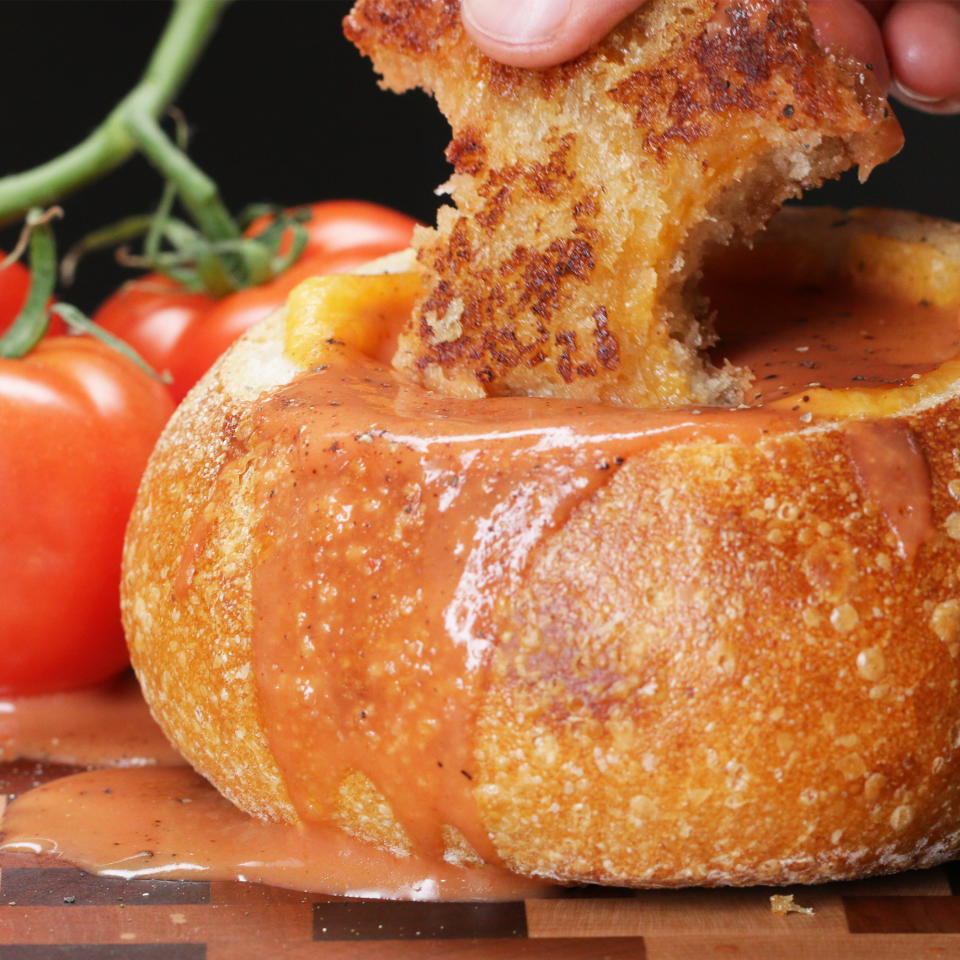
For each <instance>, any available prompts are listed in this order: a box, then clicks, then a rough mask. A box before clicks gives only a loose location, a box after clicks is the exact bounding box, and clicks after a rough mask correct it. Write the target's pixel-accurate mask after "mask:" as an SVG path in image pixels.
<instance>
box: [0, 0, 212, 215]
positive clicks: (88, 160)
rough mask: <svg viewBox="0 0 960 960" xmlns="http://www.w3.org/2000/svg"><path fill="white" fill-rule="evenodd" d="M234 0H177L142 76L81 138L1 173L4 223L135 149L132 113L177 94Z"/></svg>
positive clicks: (151, 109) (155, 110)
mask: <svg viewBox="0 0 960 960" xmlns="http://www.w3.org/2000/svg"><path fill="white" fill-rule="evenodd" d="M229 2H230V0H176V5H175V6H174V9H173V12H172V14H171V16H170V19H169V21H168V22H167V26H166V29H165V30H164V32H163V36H162V37H161V38H160V42H159V43H158V44H157V46H156V49H155V50H154V52H153V56H152V57H151V58H150V63H149V64H148V65H147V69H146V71H145V72H144V74H143V76H142V78H141V79H140V82H139V83H138V84H137V86H136V87H134V89H133V90H131V91H130V93H129V94H127V96H126V97H124V98H123V100H121V101H120V103H119V104H117V106H116V107H114V109H113V110H112V111H111V112H110V114H109V115H108V116H107V118H106V120H104V122H103V123H102V124H101V125H100V126H99V127H98V128H97V129H96V130H94V132H93V133H91V134H90V136H89V137H87V138H86V140H84V141H83V142H82V143H79V144H77V146H75V147H73V148H72V149H70V150H68V151H67V152H66V153H63V154H61V155H60V156H59V157H55V158H54V159H53V160H50V161H48V162H47V163H44V164H42V165H41V166H39V167H34V168H33V169H32V170H27V171H25V172H24V173H17V174H11V175H10V176H7V177H3V178H2V179H0V225H3V224H6V223H9V222H10V221H12V220H16V219H17V218H18V217H20V216H22V215H23V213H24V211H25V210H28V209H30V208H31V207H35V206H42V205H44V204H47V203H50V202H51V201H52V200H54V199H59V198H61V197H63V196H64V195H66V194H67V193H70V192H72V191H73V190H76V189H77V188H79V187H81V186H83V185H84V184H86V183H89V182H90V181H91V180H94V179H96V178H97V177H100V176H102V175H103V174H105V173H107V172H108V171H110V170H112V169H114V168H115V167H117V166H119V165H120V164H121V163H123V162H124V161H125V160H126V159H127V158H128V157H129V156H130V155H131V154H132V153H133V152H134V150H136V149H137V141H136V139H135V138H134V136H133V135H132V133H131V130H130V129H129V127H128V120H129V117H130V116H131V114H132V113H136V114H137V115H138V116H140V117H144V116H150V117H156V116H158V115H159V114H160V112H161V111H162V110H163V109H164V108H165V107H166V106H167V105H168V104H169V103H170V101H171V100H172V99H173V98H174V97H175V96H176V94H177V92H178V91H179V90H180V87H181V86H182V85H183V83H184V81H185V80H186V78H187V76H188V74H189V72H190V70H191V68H192V67H193V65H194V63H196V61H197V58H198V57H199V55H200V53H201V51H202V50H203V48H204V46H205V45H206V43H207V41H208V40H209V39H210V37H211V35H212V34H213V31H214V29H215V27H216V25H217V22H218V20H219V18H220V14H221V12H222V10H223V8H224V6H225V5H226V4H227V3H229Z"/></svg>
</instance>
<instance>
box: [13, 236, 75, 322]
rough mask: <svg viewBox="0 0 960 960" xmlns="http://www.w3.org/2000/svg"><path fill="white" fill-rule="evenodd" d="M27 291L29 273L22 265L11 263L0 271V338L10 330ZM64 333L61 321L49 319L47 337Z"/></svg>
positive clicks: (54, 318)
mask: <svg viewBox="0 0 960 960" xmlns="http://www.w3.org/2000/svg"><path fill="white" fill-rule="evenodd" d="M5 256H6V254H4V253H3V251H2V250H0V261H2V260H3V258H4V257H5ZM29 290H30V271H29V270H27V268H26V267H24V266H23V265H22V264H20V263H11V264H10V265H9V266H7V267H4V268H3V269H2V270H0V336H2V335H3V334H4V333H6V332H7V330H9V329H10V325H11V324H12V323H13V321H14V320H15V319H16V318H17V314H18V313H19V312H20V308H21V307H22V306H23V304H24V302H25V301H26V299H27V293H28V291H29ZM65 332H66V327H65V326H64V323H63V321H62V320H61V319H60V318H59V317H57V316H54V317H51V318H50V327H49V328H48V330H47V336H54V335H55V334H61V333H65Z"/></svg>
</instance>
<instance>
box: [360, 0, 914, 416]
mask: <svg viewBox="0 0 960 960" xmlns="http://www.w3.org/2000/svg"><path fill="white" fill-rule="evenodd" d="M345 30H346V33H347V36H348V37H349V38H350V39H351V40H353V41H354V43H356V44H357V46H358V47H359V48H360V49H361V50H362V51H363V52H364V53H365V54H367V55H369V56H370V57H371V58H372V60H373V62H374V65H375V66H376V68H377V70H378V71H380V72H381V73H382V75H383V78H384V83H385V84H386V85H387V86H389V87H391V88H392V89H394V90H397V91H401V90H406V89H409V88H412V87H415V86H419V87H423V88H424V89H425V90H427V91H429V92H432V93H433V94H434V95H435V96H436V98H437V101H438V103H439V105H440V108H441V109H442V110H443V112H444V113H445V114H446V116H447V118H448V119H449V121H450V124H451V126H452V128H453V133H454V139H453V142H452V143H451V144H450V147H449V149H448V152H447V156H448V159H449V160H450V161H451V162H452V163H453V165H454V170H455V172H454V174H453V177H452V178H451V181H450V184H449V188H450V192H451V194H452V197H453V200H454V202H455V204H456V206H455V207H444V208H442V209H441V210H440V214H439V219H438V226H437V229H436V230H426V229H424V230H421V231H420V232H419V233H418V234H417V235H416V236H415V245H416V247H417V249H418V257H419V260H420V262H421V264H422V266H423V268H424V270H425V273H426V292H425V294H424V296H423V298H422V299H421V300H420V302H419V303H418V305H417V307H416V308H415V310H414V313H413V317H412V319H411V322H410V325H409V327H408V329H407V330H406V332H405V333H404V334H403V336H402V337H401V340H400V345H399V349H398V351H397V355H396V358H395V363H396V365H397V366H398V367H399V368H400V369H402V370H405V371H407V372H408V373H410V374H412V375H414V376H415V377H416V378H417V379H418V380H420V382H422V383H424V384H425V385H427V386H428V387H430V388H432V389H435V390H438V391H441V392H444V393H448V394H451V395H456V396H467V397H469V396H483V395H485V394H486V395H507V394H528V395H537V396H554V395H561V396H568V397H577V398H583V399H589V400H599V401H602V402H606V403H619V404H629V405H650V404H653V405H659V406H672V405H678V404H684V403H691V402H693V403H712V402H719V403H735V402H737V401H738V400H739V397H740V393H741V388H742V384H743V382H744V380H745V379H746V377H747V374H746V373H745V372H744V371H740V370H737V369H735V368H732V367H729V366H727V367H725V368H723V369H717V368H716V367H715V366H713V365H711V364H710V362H709V361H707V360H706V359H705V357H704V354H703V348H704V347H706V346H708V345H709V344H710V342H711V336H712V335H711V330H710V327H709V323H704V322H702V321H703V318H704V316H705V315H706V312H707V311H706V310H705V308H704V305H703V304H702V303H701V302H699V301H698V298H697V296H696V293H695V289H694V287H695V283H696V279H697V274H698V268H699V264H700V261H701V258H702V255H703V251H704V249H705V247H706V246H707V245H709V244H712V243H717V242H719V243H725V242H727V241H729V240H731V239H732V238H735V237H737V236H741V237H742V236H743V235H749V234H751V233H753V232H755V231H756V230H757V229H758V228H760V227H761V226H762V224H763V223H764V222H765V221H766V220H767V218H768V217H769V216H770V215H771V214H772V213H773V212H774V211H775V210H776V209H777V207H778V206H779V205H780V204H781V203H782V202H783V201H784V200H786V199H787V198H789V197H792V196H795V195H797V194H799V193H800V192H801V191H802V190H803V189H806V188H808V187H812V186H815V185H817V184H819V183H821V182H822V181H823V180H824V179H826V178H828V177H833V176H836V175H838V174H839V173H840V172H842V171H843V170H845V169H847V168H849V167H851V166H853V165H854V164H859V166H860V171H861V177H865V176H866V175H867V174H868V173H869V171H870V170H871V169H872V168H873V167H874V166H875V165H876V164H878V163H880V162H882V161H883V160H885V159H887V158H888V157H890V156H891V155H892V154H894V153H895V152H896V151H897V150H898V149H899V147H900V144H901V142H902V137H901V134H900V128H899V125H898V124H897V122H896V120H895V119H894V118H893V116H892V115H891V114H890V111H889V109H888V108H887V106H886V104H885V101H884V100H883V98H882V97H881V96H880V95H879V93H878V91H877V89H876V85H875V83H874V82H873V80H872V77H871V76H870V74H869V71H864V69H863V68H862V66H860V65H857V64H855V63H854V62H852V61H846V60H842V59H839V58H837V57H835V56H833V55H831V54H828V53H825V52H824V51H822V50H821V49H820V48H819V47H818V46H817V43H816V41H815V39H814V35H813V30H812V27H811V25H810V21H809V19H808V17H807V14H806V9H805V4H804V3H803V2H801V0H734V2H727V0H649V2H648V3H646V4H645V5H643V6H642V7H641V9H639V10H638V11H637V12H636V13H634V14H633V15H631V16H630V17H629V18H627V19H626V20H625V21H624V22H623V23H622V24H620V26H619V27H617V28H616V29H615V30H614V31H613V32H612V33H610V34H609V35H608V36H607V37H606V39H605V40H604V41H603V42H602V43H600V44H599V45H598V46H596V47H594V48H593V49H592V50H590V51H589V52H588V53H586V54H584V55H583V56H581V57H580V58H578V59H577V60H575V61H573V62H571V63H568V64H564V65H561V66H557V67H554V68H551V69H548V70H544V71H542V72H534V71H524V70H519V69H516V68H512V67H507V66H503V65H501V64H499V63H496V62H495V61H493V60H491V59H489V58H488V57H486V56H484V55H483V54H482V53H481V52H480V51H479V50H478V49H477V48H476V47H475V46H474V44H473V43H472V42H471V40H470V39H469V37H468V36H466V35H465V33H464V31H463V29H462V27H461V25H460V17H459V3H458V2H456V0H359V2H358V3H357V4H356V6H355V7H354V9H353V11H352V12H351V14H350V15H349V16H348V17H347V19H346V21H345Z"/></svg>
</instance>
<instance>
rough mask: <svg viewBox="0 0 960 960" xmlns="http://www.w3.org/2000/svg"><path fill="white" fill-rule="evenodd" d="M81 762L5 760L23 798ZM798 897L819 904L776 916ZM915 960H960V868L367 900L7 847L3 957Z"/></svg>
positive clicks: (0, 777) (8, 778) (0, 904)
mask: <svg viewBox="0 0 960 960" xmlns="http://www.w3.org/2000/svg"><path fill="white" fill-rule="evenodd" d="M72 772H74V770H73V768H69V767H62V766H53V765H44V764H36V763H30V762H22V761H21V762H17V763H8V764H0V794H2V795H3V796H4V797H13V796H16V795H17V794H19V793H22V792H23V791H25V790H27V789H29V788H30V787H32V786H35V785H38V784H40V783H43V782H45V781H47V780H50V779H53V778H54V777H57V776H63V775H64V774H67V773H72ZM775 892H777V893H792V894H793V895H794V896H795V898H796V901H797V903H798V904H800V905H802V906H805V907H812V908H813V911H814V912H813V914H812V915H804V914H798V913H790V914H787V915H785V916H779V915H777V914H775V913H774V912H773V911H772V910H771V907H770V896H771V894H772V893H775ZM280 956H282V957H284V958H285V960H313V958H321V957H322V958H323V960H340V958H349V960H366V958H370V960H373V958H381V957H390V958H397V960H407V958H413V957H416V958H431V960H447V958H456V960H459V958H484V960H486V958H491V960H499V958H508V957H509V958H512V957H517V958H523V960H568V958H569V960H573V958H576V960H601V958H611V960H614V958H617V960H619V958H631V960H701V958H714V957H735V958H738V960H787V958H811V957H812V958H816V960H841V958H842V960H860V958H863V960H888V958H889V960H906V958H926V957H930V958H934V957H939V958H950V957H960V864H947V865H946V866H943V867H939V868H937V869H934V870H928V871H924V872H915V873H906V874H900V875H897V876H892V877H882V878H878V879H876V880H866V881H859V882H854V883H836V884H827V885H824V886H819V887H798V888H792V889H789V890H786V891H774V890H771V889H769V888H751V889H742V890H679V891H636V890H620V889H607V888H590V887H585V888H578V889H573V890H566V891H563V892H562V894H561V895H560V896H558V897H557V898H554V899H546V900H527V901H525V902H517V903H395V902H390V901H383V900H354V899H345V898H338V897H326V896H323V895H320V894H309V893H301V892H298V891H292V890H282V889H278V888H274V887H265V886H260V885H257V884H244V883H203V882H193V883H185V882H178V881H164V880H132V881H131V880H118V879H112V878H106V877H93V876H90V875H88V874H85V873H83V872H82V871H80V870H76V869H74V868H72V867H70V866H68V865H65V864H63V863H62V862H60V861H57V860H55V859H51V858H41V857H35V856H31V855H26V854H15V855H14V854H3V855H0V960H61V958H62V960H263V958H273V957H280Z"/></svg>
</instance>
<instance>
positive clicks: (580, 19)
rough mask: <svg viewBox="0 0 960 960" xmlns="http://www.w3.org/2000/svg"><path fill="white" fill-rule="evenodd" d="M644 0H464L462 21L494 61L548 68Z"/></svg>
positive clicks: (573, 54)
mask: <svg viewBox="0 0 960 960" xmlns="http://www.w3.org/2000/svg"><path fill="white" fill-rule="evenodd" d="M642 4H643V0H463V3H462V13H463V25H464V27H465V28H466V30H467V32H468V33H469V34H470V36H471V37H472V38H473V40H474V42H475V43H476V44H477V46H478V47H480V49H481V50H483V52H484V53H486V54H487V55H488V56H491V57H493V58H494V59H495V60H500V61H501V62H502V63H508V64H510V65H511V66H515V67H528V68H534V69H535V68H539V67H549V66H553V65H554V64H556V63H562V62H564V61H565V60H571V59H573V57H576V56H578V55H579V54H581V53H583V51H584V50H586V49H587V48H588V47H590V46H592V45H593V44H595V43H597V42H598V41H599V40H601V39H602V38H603V37H604V36H606V35H607V33H609V32H610V30H611V29H612V28H613V27H614V26H615V25H616V24H617V23H619V22H620V21H621V20H622V19H623V18H624V17H625V16H626V15H627V14H628V13H631V12H632V11H633V10H636V9H637V7H639V6H642Z"/></svg>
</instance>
